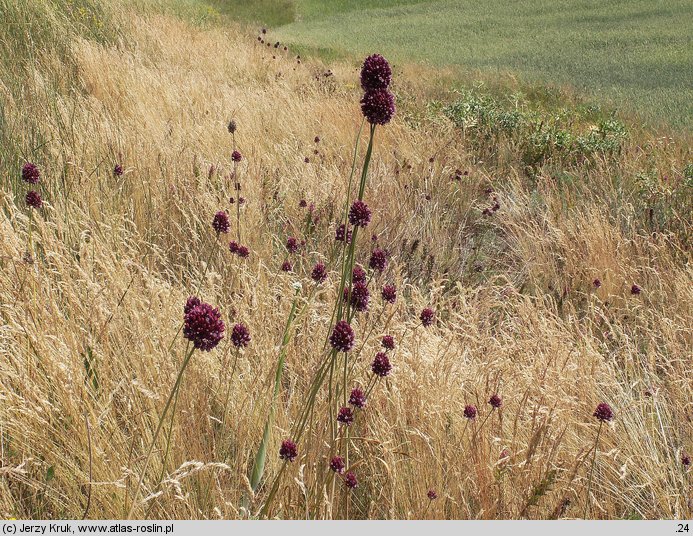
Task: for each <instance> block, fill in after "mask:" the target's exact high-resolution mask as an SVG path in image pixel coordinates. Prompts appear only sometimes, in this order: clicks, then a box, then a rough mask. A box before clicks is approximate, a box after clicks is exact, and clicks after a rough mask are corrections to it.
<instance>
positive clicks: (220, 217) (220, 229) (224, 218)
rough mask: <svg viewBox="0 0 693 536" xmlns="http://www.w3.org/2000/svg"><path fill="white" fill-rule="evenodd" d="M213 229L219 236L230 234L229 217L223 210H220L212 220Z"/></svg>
mask: <svg viewBox="0 0 693 536" xmlns="http://www.w3.org/2000/svg"><path fill="white" fill-rule="evenodd" d="M212 229H214V230H215V231H216V232H217V234H221V233H228V232H229V215H228V214H226V212H224V211H223V210H220V211H219V212H217V213H216V214H215V215H214V219H213V220H212Z"/></svg>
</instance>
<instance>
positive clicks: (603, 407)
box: [592, 402, 614, 422]
mask: <svg viewBox="0 0 693 536" xmlns="http://www.w3.org/2000/svg"><path fill="white" fill-rule="evenodd" d="M592 416H593V417H596V418H597V419H599V420H600V421H601V422H608V421H610V420H611V419H613V418H614V412H613V410H612V409H611V406H610V405H609V404H607V403H606V402H602V403H601V404H599V405H598V406H597V409H595V410H594V413H593V414H592Z"/></svg>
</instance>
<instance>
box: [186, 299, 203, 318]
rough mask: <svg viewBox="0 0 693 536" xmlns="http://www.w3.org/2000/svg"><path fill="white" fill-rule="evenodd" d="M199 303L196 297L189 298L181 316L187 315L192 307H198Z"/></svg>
mask: <svg viewBox="0 0 693 536" xmlns="http://www.w3.org/2000/svg"><path fill="white" fill-rule="evenodd" d="M201 303H202V302H201V301H200V298H198V297H197V296H190V297H189V298H188V300H187V301H186V302H185V306H184V307H183V314H186V315H187V314H188V313H189V312H190V310H191V309H192V308H193V307H195V306H196V305H200V304H201Z"/></svg>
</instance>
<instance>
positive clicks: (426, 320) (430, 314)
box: [419, 307, 436, 328]
mask: <svg viewBox="0 0 693 536" xmlns="http://www.w3.org/2000/svg"><path fill="white" fill-rule="evenodd" d="M435 316H436V313H435V311H433V309H431V308H430V307H426V308H425V309H424V310H423V311H421V315H419V318H420V319H421V324H423V326H424V327H425V328H427V327H428V326H430V325H431V324H433V319H434V318H435Z"/></svg>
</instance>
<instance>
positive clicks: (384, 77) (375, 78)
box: [361, 54, 392, 91]
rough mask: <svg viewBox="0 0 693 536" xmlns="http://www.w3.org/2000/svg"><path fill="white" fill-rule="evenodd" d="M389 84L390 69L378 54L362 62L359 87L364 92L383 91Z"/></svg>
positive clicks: (390, 79)
mask: <svg viewBox="0 0 693 536" xmlns="http://www.w3.org/2000/svg"><path fill="white" fill-rule="evenodd" d="M390 82H392V69H391V68H390V64H389V63H388V62H387V60H386V59H385V58H383V57H382V56H381V55H380V54H372V55H370V56H368V57H367V58H366V59H365V60H364V61H363V67H361V87H362V88H363V90H364V91H368V90H370V89H385V88H387V86H389V85H390Z"/></svg>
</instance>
